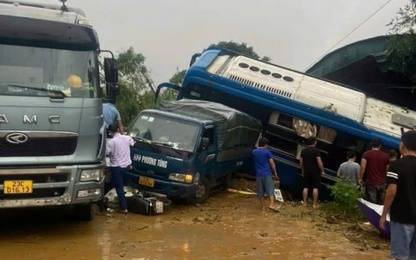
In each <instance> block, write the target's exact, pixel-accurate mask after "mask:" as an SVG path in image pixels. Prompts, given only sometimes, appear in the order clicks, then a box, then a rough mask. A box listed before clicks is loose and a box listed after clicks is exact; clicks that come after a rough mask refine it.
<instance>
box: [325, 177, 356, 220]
mask: <svg viewBox="0 0 416 260" xmlns="http://www.w3.org/2000/svg"><path fill="white" fill-rule="evenodd" d="M329 188H330V190H331V194H332V196H333V198H334V200H333V201H332V202H329V203H327V204H326V205H325V206H324V207H325V208H326V209H328V210H329V211H331V212H332V213H334V214H338V215H342V216H345V217H348V218H354V219H357V218H362V214H361V211H360V208H359V206H358V203H357V199H359V198H362V197H363V196H364V192H363V191H360V190H358V189H357V185H354V184H351V183H349V182H347V181H345V180H343V179H339V180H338V181H337V182H336V183H335V184H334V185H333V186H330V187H329Z"/></svg>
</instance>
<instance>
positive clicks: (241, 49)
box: [209, 41, 271, 61]
mask: <svg viewBox="0 0 416 260" xmlns="http://www.w3.org/2000/svg"><path fill="white" fill-rule="evenodd" d="M209 47H218V48H224V49H228V50H231V51H235V52H238V53H241V54H244V55H246V56H248V57H250V58H253V59H258V60H262V61H270V60H271V59H270V57H268V56H263V57H261V58H260V55H258V54H257V53H256V52H255V51H254V48H253V46H247V44H246V43H244V42H243V43H236V42H233V41H229V42H226V41H221V42H219V43H217V44H211V45H210V46H209Z"/></svg>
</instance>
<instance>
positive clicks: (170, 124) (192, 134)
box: [130, 113, 200, 152]
mask: <svg viewBox="0 0 416 260" xmlns="http://www.w3.org/2000/svg"><path fill="white" fill-rule="evenodd" d="M199 130H200V129H199V126H198V125H197V124H195V123H193V122H189V121H185V120H180V119H176V118H171V117H166V116H162V115H158V114H152V113H142V114H140V116H139V117H138V118H137V119H136V121H135V122H134V124H133V126H132V127H131V130H130V136H131V137H133V138H136V139H139V141H140V140H141V141H144V142H149V143H152V144H154V145H162V146H166V147H171V148H173V149H177V150H182V151H187V152H194V150H195V148H196V143H197V140H198V133H199Z"/></svg>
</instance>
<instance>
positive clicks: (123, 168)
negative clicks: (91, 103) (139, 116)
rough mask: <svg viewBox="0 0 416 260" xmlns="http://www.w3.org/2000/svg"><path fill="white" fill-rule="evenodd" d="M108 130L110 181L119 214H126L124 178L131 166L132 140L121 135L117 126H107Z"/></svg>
mask: <svg viewBox="0 0 416 260" xmlns="http://www.w3.org/2000/svg"><path fill="white" fill-rule="evenodd" d="M108 130H109V132H110V135H111V136H112V137H113V138H112V139H110V140H108V142H107V147H106V153H107V155H108V156H109V157H110V171H111V179H112V181H113V185H114V188H115V189H116V192H117V197H118V200H119V202H120V209H121V212H123V213H127V212H128V211H127V200H126V196H125V195H124V182H123V180H124V178H125V175H126V173H127V171H128V170H129V166H130V165H131V159H130V146H133V145H134V140H133V139H132V138H131V137H130V136H128V135H121V134H120V132H119V130H118V127H117V125H115V124H112V125H109V127H108Z"/></svg>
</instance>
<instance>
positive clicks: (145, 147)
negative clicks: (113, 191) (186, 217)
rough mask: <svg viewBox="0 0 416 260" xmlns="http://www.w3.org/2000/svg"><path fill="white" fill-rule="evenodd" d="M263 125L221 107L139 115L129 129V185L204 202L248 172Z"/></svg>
mask: <svg viewBox="0 0 416 260" xmlns="http://www.w3.org/2000/svg"><path fill="white" fill-rule="evenodd" d="M261 127H262V126H261V123H260V121H259V120H257V119H255V118H253V117H250V116H248V115H247V114H245V113H242V112H240V111H238V110H235V109H232V108H229V107H227V106H224V105H222V104H218V103H214V102H207V101H196V100H187V99H182V100H178V101H170V102H165V103H162V105H161V106H160V108H159V109H148V110H143V111H142V112H141V113H140V114H139V115H138V116H137V118H136V119H135V121H134V123H133V124H132V125H131V127H130V131H129V134H130V136H132V137H133V138H134V140H135V141H136V143H135V145H134V147H133V148H132V149H131V156H132V161H133V163H132V169H131V170H130V171H129V173H128V175H129V177H130V178H129V179H130V180H131V181H132V183H133V184H134V185H135V186H137V187H138V188H139V189H140V190H147V191H152V192H156V193H161V194H165V195H167V196H169V197H170V198H172V199H173V200H182V201H186V202H187V203H192V204H193V203H201V202H203V201H205V200H206V199H207V198H208V197H209V195H210V191H211V190H212V189H214V188H217V187H226V186H227V184H229V181H230V179H231V178H232V175H233V174H234V173H236V172H239V171H243V168H244V167H249V165H250V163H249V162H250V158H251V151H252V149H253V148H254V146H255V143H256V142H257V139H258V137H259V135H260V130H261Z"/></svg>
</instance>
